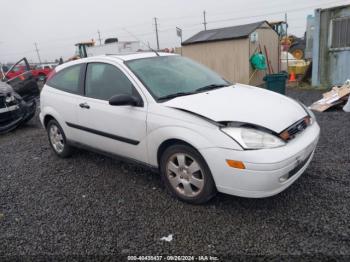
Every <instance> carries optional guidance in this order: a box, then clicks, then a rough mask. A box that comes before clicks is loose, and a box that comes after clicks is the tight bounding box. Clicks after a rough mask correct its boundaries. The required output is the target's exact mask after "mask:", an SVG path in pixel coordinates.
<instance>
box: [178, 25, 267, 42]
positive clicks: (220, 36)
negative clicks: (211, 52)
mask: <svg viewBox="0 0 350 262" xmlns="http://www.w3.org/2000/svg"><path fill="white" fill-rule="evenodd" d="M264 23H267V22H266V21H260V22H256V23H252V24H245V25H237V26H231V27H224V28H218V29H211V30H205V31H200V32H199V33H197V34H195V35H194V36H192V37H190V38H189V39H187V40H186V41H184V42H182V45H190V44H196V43H205V42H213V41H221V40H231V39H239V38H246V37H248V36H249V35H250V34H251V33H252V32H254V31H255V30H256V29H257V28H259V27H260V26H261V25H262V24H264ZM267 24H268V23H267Z"/></svg>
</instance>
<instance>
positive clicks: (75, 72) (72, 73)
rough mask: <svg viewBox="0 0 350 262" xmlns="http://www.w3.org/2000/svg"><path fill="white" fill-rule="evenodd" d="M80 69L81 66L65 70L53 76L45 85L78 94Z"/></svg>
mask: <svg viewBox="0 0 350 262" xmlns="http://www.w3.org/2000/svg"><path fill="white" fill-rule="evenodd" d="M81 68H82V65H81V64H79V65H74V66H71V67H68V68H65V69H63V70H62V71H60V72H58V73H57V74H56V75H54V76H53V77H52V78H51V79H50V80H49V81H48V82H47V83H46V84H47V85H49V86H52V87H54V88H57V89H60V90H64V91H68V92H72V93H78V91H79V77H80V70H81Z"/></svg>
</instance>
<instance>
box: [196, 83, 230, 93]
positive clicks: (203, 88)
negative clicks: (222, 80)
mask: <svg viewBox="0 0 350 262" xmlns="http://www.w3.org/2000/svg"><path fill="white" fill-rule="evenodd" d="M226 86H229V85H228V84H211V85H207V86H203V87H200V88H198V89H196V92H201V91H209V90H213V89H217V88H221V87H226Z"/></svg>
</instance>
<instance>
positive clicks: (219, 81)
mask: <svg viewBox="0 0 350 262" xmlns="http://www.w3.org/2000/svg"><path fill="white" fill-rule="evenodd" d="M126 64H127V65H128V66H129V68H130V69H131V71H133V72H134V73H135V75H136V76H137V77H138V78H139V79H140V80H141V81H142V82H143V84H144V85H145V86H146V87H147V89H148V90H149V91H150V93H151V94H152V95H153V97H154V98H156V99H158V98H160V97H163V96H167V95H172V94H175V93H179V92H185V93H187V92H194V91H196V90H197V89H198V88H201V87H205V86H208V85H213V84H215V85H228V84H229V83H228V82H227V81H226V80H224V79H223V78H222V77H221V76H219V75H218V74H217V73H215V72H213V71H211V70H210V69H208V68H206V67H205V66H203V65H201V64H198V63H196V62H194V61H192V60H190V59H188V58H185V57H182V56H157V57H151V58H142V59H135V60H130V61H128V62H126Z"/></svg>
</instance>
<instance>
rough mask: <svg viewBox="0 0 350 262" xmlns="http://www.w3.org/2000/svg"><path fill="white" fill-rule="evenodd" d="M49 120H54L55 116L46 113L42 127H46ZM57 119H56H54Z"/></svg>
mask: <svg viewBox="0 0 350 262" xmlns="http://www.w3.org/2000/svg"><path fill="white" fill-rule="evenodd" d="M50 120H56V118H54V117H53V116H52V115H50V114H47V115H46V116H44V120H43V122H44V127H45V128H46V127H47V124H48V123H49V122H50ZM56 121H57V120H56Z"/></svg>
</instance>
